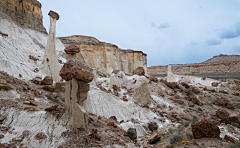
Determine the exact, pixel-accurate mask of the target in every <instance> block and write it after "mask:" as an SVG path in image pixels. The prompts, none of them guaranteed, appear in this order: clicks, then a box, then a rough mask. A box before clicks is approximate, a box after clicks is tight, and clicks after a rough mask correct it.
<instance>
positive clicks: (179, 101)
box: [173, 99, 184, 105]
mask: <svg viewBox="0 0 240 148" xmlns="http://www.w3.org/2000/svg"><path fill="white" fill-rule="evenodd" d="M173 101H174V102H177V103H178V104H180V105H183V104H184V101H182V100H180V99H174V100H173Z"/></svg>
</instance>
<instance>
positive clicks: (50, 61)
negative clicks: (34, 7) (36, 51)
mask: <svg viewBox="0 0 240 148" xmlns="http://www.w3.org/2000/svg"><path fill="white" fill-rule="evenodd" d="M48 15H49V16H50V29H49V35H48V40H47V46H46V49H45V53H44V57H43V62H42V69H43V72H44V73H45V74H46V75H47V76H51V77H52V78H53V80H54V81H55V82H58V81H60V77H59V75H58V74H59V73H58V72H59V71H60V69H61V65H60V64H59V63H58V59H57V52H56V47H55V28H56V22H57V20H58V19H59V15H58V14H57V13H56V12H54V11H50V12H49V13H48Z"/></svg>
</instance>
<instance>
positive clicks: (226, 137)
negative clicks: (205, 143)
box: [224, 135, 237, 143]
mask: <svg viewBox="0 0 240 148" xmlns="http://www.w3.org/2000/svg"><path fill="white" fill-rule="evenodd" d="M224 139H225V140H226V141H230V142H232V143H236V141H237V140H236V139H235V138H233V137H231V136H228V135H225V136H224Z"/></svg>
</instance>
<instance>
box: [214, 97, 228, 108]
mask: <svg viewBox="0 0 240 148" xmlns="http://www.w3.org/2000/svg"><path fill="white" fill-rule="evenodd" d="M213 103H214V104H217V105H220V106H226V105H227V104H228V101H227V100H226V99H224V98H219V99H217V100H215V101H214V102H213Z"/></svg>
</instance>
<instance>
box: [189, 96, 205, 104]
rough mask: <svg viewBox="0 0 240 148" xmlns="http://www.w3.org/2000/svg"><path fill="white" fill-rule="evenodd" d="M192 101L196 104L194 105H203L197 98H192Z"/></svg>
mask: <svg viewBox="0 0 240 148" xmlns="http://www.w3.org/2000/svg"><path fill="white" fill-rule="evenodd" d="M191 101H192V102H193V103H194V104H197V105H199V106H202V103H201V102H200V101H199V99H198V98H197V97H192V98H191Z"/></svg>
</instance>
